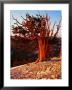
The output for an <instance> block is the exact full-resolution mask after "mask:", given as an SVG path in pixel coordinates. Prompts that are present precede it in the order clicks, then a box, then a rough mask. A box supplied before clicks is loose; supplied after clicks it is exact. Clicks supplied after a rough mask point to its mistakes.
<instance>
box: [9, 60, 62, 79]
mask: <svg viewBox="0 0 72 90" xmlns="http://www.w3.org/2000/svg"><path fill="white" fill-rule="evenodd" d="M10 73H11V79H61V58H52V59H51V60H49V61H43V62H39V63H37V64H35V62H32V63H28V64H24V65H20V66H16V67H12V68H11V71H10Z"/></svg>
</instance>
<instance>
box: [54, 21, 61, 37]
mask: <svg viewBox="0 0 72 90" xmlns="http://www.w3.org/2000/svg"><path fill="white" fill-rule="evenodd" d="M60 27H61V19H60V21H59V24H58V25H57V31H56V33H55V34H54V37H56V36H57V34H58V32H59V30H60Z"/></svg>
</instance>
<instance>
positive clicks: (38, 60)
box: [35, 58, 46, 63]
mask: <svg viewBox="0 0 72 90" xmlns="http://www.w3.org/2000/svg"><path fill="white" fill-rule="evenodd" d="M42 61H46V59H41V60H40V59H39V58H38V59H37V60H36V61H35V63H39V62H42Z"/></svg>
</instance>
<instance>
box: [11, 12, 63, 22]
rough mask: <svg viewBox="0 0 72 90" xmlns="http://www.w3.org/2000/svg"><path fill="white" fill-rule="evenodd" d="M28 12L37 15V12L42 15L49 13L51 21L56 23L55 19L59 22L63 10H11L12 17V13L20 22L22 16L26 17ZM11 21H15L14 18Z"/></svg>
mask: <svg viewBox="0 0 72 90" xmlns="http://www.w3.org/2000/svg"><path fill="white" fill-rule="evenodd" d="M26 13H29V14H30V15H34V16H35V15H36V14H40V15H46V14H48V15H49V16H50V17H51V21H52V22H53V23H54V22H55V21H56V22H58V21H59V20H60V18H61V11H60V10H58V11H57V10H56V11H55V10H53V11H51V10H50V11H49V10H11V12H10V14H11V17H12V15H13V16H14V17H15V18H17V19H18V20H19V21H20V22H21V21H22V18H21V16H23V17H25V16H26ZM11 22H13V20H12V18H11Z"/></svg>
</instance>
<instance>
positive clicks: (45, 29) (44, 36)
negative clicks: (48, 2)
mask: <svg viewBox="0 0 72 90" xmlns="http://www.w3.org/2000/svg"><path fill="white" fill-rule="evenodd" d="M12 17H13V20H15V21H16V23H14V24H16V25H17V26H13V27H12V32H13V33H14V34H17V33H18V34H20V35H23V37H24V38H25V39H30V40H33V39H35V38H37V40H38V46H39V54H38V59H37V60H36V63H38V62H41V61H43V60H45V59H46V52H47V48H48V38H49V37H51V36H53V37H56V36H57V34H58V32H59V30H60V26H61V19H60V21H59V24H58V25H56V24H55V23H54V25H53V27H52V28H50V25H51V22H50V17H49V16H48V15H47V14H46V16H42V15H36V16H30V15H29V14H26V18H24V17H22V16H21V18H22V19H23V21H22V23H20V22H19V21H18V20H17V19H16V18H15V17H14V16H12ZM55 25H56V27H57V28H56V32H55V33H54V27H55Z"/></svg>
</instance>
